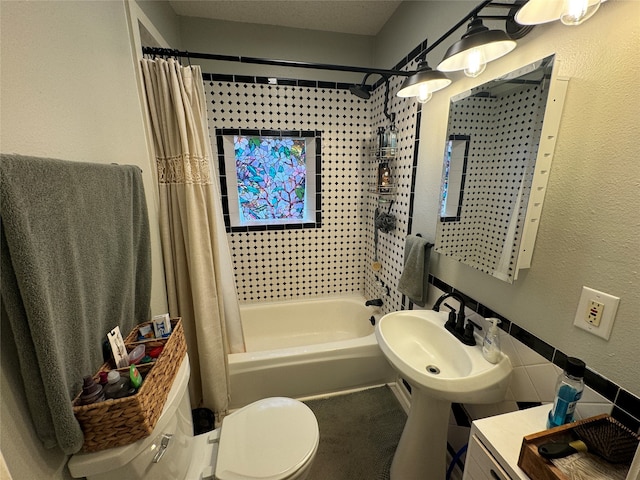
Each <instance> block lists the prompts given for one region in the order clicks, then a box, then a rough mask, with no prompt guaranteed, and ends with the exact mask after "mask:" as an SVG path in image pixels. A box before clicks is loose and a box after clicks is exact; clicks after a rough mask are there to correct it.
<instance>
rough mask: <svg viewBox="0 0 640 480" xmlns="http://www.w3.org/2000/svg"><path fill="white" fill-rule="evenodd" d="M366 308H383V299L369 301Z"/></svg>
mask: <svg viewBox="0 0 640 480" xmlns="http://www.w3.org/2000/svg"><path fill="white" fill-rule="evenodd" d="M364 306H365V307H371V306H373V307H381V306H382V299H381V298H376V299H374V300H367V301H366V302H365V304H364Z"/></svg>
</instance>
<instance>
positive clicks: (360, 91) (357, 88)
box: [349, 83, 371, 100]
mask: <svg viewBox="0 0 640 480" xmlns="http://www.w3.org/2000/svg"><path fill="white" fill-rule="evenodd" d="M349 91H350V92H351V93H353V94H354V95H355V96H357V97H360V98H363V99H365V100H368V99H369V98H371V87H370V86H369V85H365V84H364V83H363V84H362V85H351V86H350V87H349Z"/></svg>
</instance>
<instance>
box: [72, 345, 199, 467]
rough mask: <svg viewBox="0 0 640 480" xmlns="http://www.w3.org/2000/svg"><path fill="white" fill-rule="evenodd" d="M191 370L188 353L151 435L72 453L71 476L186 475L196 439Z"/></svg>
mask: <svg viewBox="0 0 640 480" xmlns="http://www.w3.org/2000/svg"><path fill="white" fill-rule="evenodd" d="M189 374H190V366H189V357H188V356H185V358H184V360H183V361H182V365H181V366H180V368H179V369H178V372H177V374H176V378H175V379H174V381H173V385H172V387H171V390H170V391H169V395H168V397H167V400H166V402H165V405H164V408H163V410H162V413H161V414H160V418H159V419H158V422H157V423H156V427H155V428H154V430H153V432H152V433H151V435H150V436H148V437H147V438H143V439H141V440H138V441H137V442H135V443H132V444H130V445H125V446H122V447H115V448H109V449H107V450H102V451H100V452H94V453H80V454H76V455H73V456H72V457H71V459H70V460H69V463H68V467H69V471H70V473H71V476H73V477H74V478H82V477H86V478H87V479H88V480H125V479H126V480H182V479H184V478H185V475H186V472H187V469H188V467H189V463H190V461H191V451H190V450H191V448H190V447H191V443H192V441H193V420H192V416H191V403H190V399H189V389H188V384H189ZM163 442H164V443H165V444H166V448H164V447H163V446H162V445H163ZM162 450H164V453H163V454H162V456H161V457H160V453H159V452H161V451H162ZM154 458H155V459H156V460H157V462H154Z"/></svg>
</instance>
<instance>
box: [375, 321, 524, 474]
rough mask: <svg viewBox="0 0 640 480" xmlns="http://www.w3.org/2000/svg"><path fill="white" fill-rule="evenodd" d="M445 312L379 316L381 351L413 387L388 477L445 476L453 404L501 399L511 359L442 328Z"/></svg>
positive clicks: (378, 336)
mask: <svg viewBox="0 0 640 480" xmlns="http://www.w3.org/2000/svg"><path fill="white" fill-rule="evenodd" d="M447 318H448V313H447V312H434V311H433V310H404V311H400V312H393V313H389V314H387V315H385V316H384V317H382V318H381V319H380V320H379V321H378V324H377V325H376V338H377V340H378V345H380V349H381V350H382V353H384V355H385V357H386V358H387V360H389V363H391V365H393V367H394V368H395V369H396V370H397V371H398V373H399V374H400V376H401V377H402V378H403V379H405V380H406V381H407V382H409V384H410V385H411V387H412V388H411V407H410V409H409V416H408V418H407V423H406V424H405V427H404V430H403V431H402V436H401V437H400V442H399V443H398V447H397V448H396V452H395V454H394V456H393V462H392V463H391V470H390V477H391V480H443V479H444V478H445V470H446V463H445V462H446V445H447V430H448V423H449V415H450V410H451V403H452V402H456V403H493V402H498V401H501V400H503V399H504V396H505V393H506V390H507V385H508V383H509V376H510V374H511V362H510V361H509V357H507V356H506V355H502V356H501V358H500V361H499V362H498V363H496V364H492V363H489V362H488V361H487V360H485V359H484V357H483V356H482V347H481V342H479V343H480V344H479V345H476V346H468V345H464V344H463V343H462V342H461V341H459V340H458V339H457V338H456V337H454V336H453V334H451V333H450V332H448V331H447V330H446V329H445V328H444V324H445V323H446V321H447Z"/></svg>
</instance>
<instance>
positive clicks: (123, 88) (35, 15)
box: [0, 1, 167, 480]
mask: <svg viewBox="0 0 640 480" xmlns="http://www.w3.org/2000/svg"><path fill="white" fill-rule="evenodd" d="M0 18H1V22H2V23H1V30H2V37H1V48H2V51H1V55H0V57H1V61H2V63H1V75H2V77H1V89H2V90H1V94H0V101H1V104H0V114H1V115H2V117H1V128H0V149H1V151H2V152H4V153H18V154H23V155H36V156H47V157H54V158H61V159H66V160H77V161H89V162H96V163H111V162H115V163H121V164H133V165H138V166H140V168H142V170H143V171H144V182H145V190H146V193H147V202H148V208H149V216H150V223H151V235H152V250H153V251H152V259H153V265H152V269H153V283H152V312H153V313H154V314H157V313H163V312H166V311H167V305H166V299H165V286H164V278H163V266H162V257H161V256H160V248H159V234H158V222H157V209H156V199H155V187H154V184H155V180H154V171H155V169H154V167H153V165H152V164H151V162H150V157H149V153H148V150H147V144H146V140H145V131H144V123H143V114H142V110H141V107H140V105H141V104H140V100H139V96H138V89H137V84H136V81H135V79H136V77H135V68H136V64H135V63H134V56H133V52H132V48H131V43H130V39H131V38H132V32H131V31H130V30H129V27H128V23H127V5H126V4H125V2H124V1H95V2H84V1H82V2H81V1H65V2H59V1H55V2H54V1H50V2H49V1H45V2H13V1H12V2H5V1H3V2H2V3H1V4H0ZM3 327H4V322H3ZM1 337H2V338H1V339H2V348H1V353H2V366H1V369H0V395H1V399H0V400H1V402H0V421H1V422H2V427H1V428H0V449H1V450H2V454H3V456H4V458H5V460H6V463H7V465H8V467H9V470H10V472H11V473H12V475H13V478H14V479H16V480H18V479H35V478H47V479H55V478H67V477H68V473H66V468H65V464H66V457H65V456H64V455H63V454H62V453H61V452H60V451H59V450H44V449H43V448H42V446H41V444H40V442H39V440H38V439H37V438H36V435H35V433H34V430H33V426H32V425H31V419H30V416H29V413H28V411H27V408H26V400H25V398H24V392H23V389H22V384H21V382H22V379H21V375H20V372H18V371H17V370H15V369H11V368H9V366H10V365H11V364H12V363H15V362H12V361H11V357H13V356H15V347H13V345H12V343H13V342H12V341H11V335H10V330H8V329H5V328H3V329H2V335H1Z"/></svg>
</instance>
